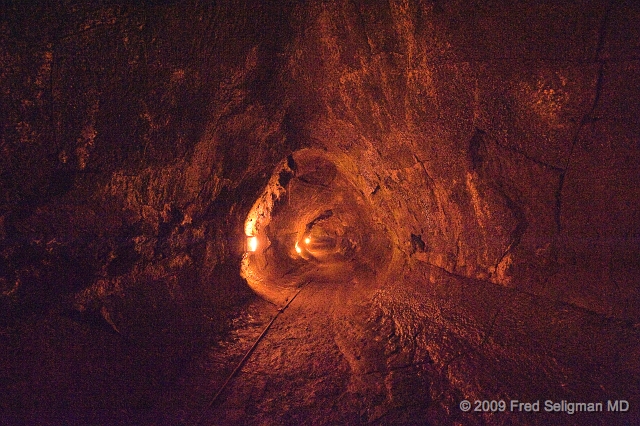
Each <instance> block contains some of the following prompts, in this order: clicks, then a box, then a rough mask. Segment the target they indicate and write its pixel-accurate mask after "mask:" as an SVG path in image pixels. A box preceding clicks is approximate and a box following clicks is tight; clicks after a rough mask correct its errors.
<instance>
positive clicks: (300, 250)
mask: <svg viewBox="0 0 640 426" xmlns="http://www.w3.org/2000/svg"><path fill="white" fill-rule="evenodd" d="M296 253H298V254H300V253H302V249H301V248H300V246H299V245H298V242H297V241H296Z"/></svg>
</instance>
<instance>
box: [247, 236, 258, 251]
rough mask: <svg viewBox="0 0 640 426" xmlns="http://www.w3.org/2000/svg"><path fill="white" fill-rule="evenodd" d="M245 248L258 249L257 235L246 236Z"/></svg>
mask: <svg viewBox="0 0 640 426" xmlns="http://www.w3.org/2000/svg"><path fill="white" fill-rule="evenodd" d="M247 249H248V250H249V251H256V250H257V249H258V238H257V237H247Z"/></svg>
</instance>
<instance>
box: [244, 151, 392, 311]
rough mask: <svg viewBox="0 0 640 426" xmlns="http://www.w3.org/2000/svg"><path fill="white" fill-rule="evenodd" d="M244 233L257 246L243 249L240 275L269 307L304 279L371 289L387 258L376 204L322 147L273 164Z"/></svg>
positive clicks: (388, 242) (388, 251)
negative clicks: (361, 284) (357, 284)
mask: <svg viewBox="0 0 640 426" xmlns="http://www.w3.org/2000/svg"><path fill="white" fill-rule="evenodd" d="M283 176H288V177H287V178H286V179H283ZM245 233H246V235H247V238H249V239H251V240H252V241H254V242H255V243H254V244H255V245H256V249H255V250H247V251H246V252H245V254H244V256H243V259H242V266H241V274H242V277H243V278H244V279H245V280H246V281H247V283H248V285H249V287H251V288H252V289H253V290H254V291H255V292H256V293H257V294H258V295H260V296H262V297H264V298H265V299H267V300H269V301H271V302H274V303H282V302H283V301H286V300H287V299H288V298H290V297H291V295H292V294H293V292H295V290H296V288H298V287H299V285H300V283H302V282H305V281H309V280H315V281H322V282H350V281H353V280H359V281H362V282H368V283H369V285H371V286H375V285H376V284H375V283H378V282H379V281H380V279H381V277H383V276H385V273H386V271H387V268H388V267H389V264H390V261H391V258H392V251H393V250H392V245H391V240H390V238H389V236H388V235H387V232H386V230H385V229H383V228H382V227H381V226H380V224H379V223H377V222H376V214H375V208H374V206H372V205H371V204H370V203H369V202H368V201H367V200H366V199H365V198H364V197H363V195H362V194H361V192H360V191H359V190H358V189H357V188H356V186H355V184H354V179H353V176H349V174H348V173H347V172H345V170H344V168H342V167H341V166H340V162H339V160H338V159H337V157H333V156H331V155H330V154H329V153H327V152H326V151H323V150H319V149H311V148H305V149H302V150H298V151H296V152H294V153H293V154H291V155H290V156H288V157H287V158H285V159H284V160H282V161H281V162H280V163H279V164H278V166H277V167H276V169H275V170H274V172H273V174H272V176H271V178H270V179H269V182H268V184H267V186H266V187H265V189H264V191H263V192H262V194H261V195H260V197H259V198H258V200H257V201H256V202H255V203H254V205H253V207H252V208H251V211H250V212H249V214H248V216H247V219H246V221H245Z"/></svg>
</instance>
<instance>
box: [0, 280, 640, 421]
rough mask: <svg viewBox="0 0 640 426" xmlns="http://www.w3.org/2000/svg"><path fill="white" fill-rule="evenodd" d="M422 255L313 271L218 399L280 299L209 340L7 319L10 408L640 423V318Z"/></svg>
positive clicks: (239, 316)
mask: <svg viewBox="0 0 640 426" xmlns="http://www.w3.org/2000/svg"><path fill="white" fill-rule="evenodd" d="M409 269H411V268H409ZM409 269H408V270H407V271H406V274H407V277H409V276H411V277H416V276H418V277H422V278H421V280H415V278H414V279H413V280H411V279H409V278H407V277H398V282H397V284H393V283H390V284H388V285H387V287H385V288H378V289H375V291H369V290H368V291H363V290H362V288H361V287H360V286H361V284H362V283H358V282H357V280H351V281H348V282H345V281H341V280H338V281H314V282H311V283H309V284H307V285H306V286H304V287H303V288H302V290H301V292H300V294H299V295H298V297H296V299H295V300H293V302H292V303H291V304H290V306H289V307H288V308H287V309H286V310H284V311H283V312H282V313H281V314H280V315H279V316H278V318H277V319H276V320H275V322H274V323H273V325H272V327H271V329H270V330H269V332H268V333H267V334H266V335H265V336H264V338H263V339H262V340H261V341H260V343H259V344H258V346H257V347H256V349H255V351H254V352H253V354H252V355H251V357H250V358H249V359H248V361H247V362H246V363H245V365H244V366H243V368H242V369H241V371H240V372H239V373H238V374H237V375H236V376H235V377H234V378H233V379H232V380H231V381H230V383H229V385H228V386H227V387H226V388H225V390H224V391H223V393H222V394H221V395H220V397H219V398H218V399H217V400H216V401H215V402H214V403H213V404H211V405H210V402H211V400H212V398H213V396H214V395H215V394H216V392H217V391H218V390H219V389H220V387H221V385H222V383H224V381H225V380H226V378H227V377H228V375H229V374H230V373H231V371H232V370H233V369H234V368H235V366H236V365H237V363H238V362H239V361H240V359H241V358H242V357H243V356H244V354H245V353H246V351H247V350H248V349H249V348H250V347H251V345H252V344H253V343H254V342H255V340H256V339H257V338H258V336H259V335H260V333H261V332H262V330H263V329H264V327H265V326H266V325H267V324H268V322H269V321H270V320H271V319H272V318H273V316H274V315H276V313H277V312H278V311H277V308H276V306H274V305H273V304H270V303H268V302H265V301H263V300H261V299H259V298H251V299H250V300H248V301H247V302H246V305H244V306H241V307H239V308H238V310H237V311H236V312H230V313H229V315H230V318H233V319H232V321H231V327H230V329H229V330H228V332H227V333H222V334H219V335H218V336H217V337H216V338H215V339H211V338H209V339H204V340H203V341H202V342H199V343H197V344H196V343H194V342H193V341H186V340H185V341H177V342H175V344H172V345H166V344H165V345H154V344H152V343H148V342H147V343H146V344H145V345H141V344H136V343H135V342H131V341H128V340H126V339H123V338H122V336H120V335H118V334H117V333H115V332H114V331H113V330H110V329H109V327H105V326H104V325H102V326H100V325H96V324H90V323H87V322H86V321H77V320H75V319H73V318H69V317H68V316H66V315H61V314H60V313H59V312H50V313H49V314H48V315H46V316H44V317H41V318H33V319H31V320H30V321H26V322H25V323H24V324H22V325H21V326H20V327H19V328H16V329H12V330H3V333H2V334H1V335H0V338H1V339H2V340H3V342H2V343H3V344H4V346H5V347H6V348H8V350H6V351H3V352H2V355H0V357H1V358H0V360H1V362H2V365H3V368H2V371H3V377H2V382H0V383H1V384H2V386H3V387H4V388H5V392H3V393H4V394H5V395H10V396H9V398H8V399H4V400H3V402H2V403H1V404H2V405H1V406H0V407H1V408H2V410H3V411H4V412H6V413H10V415H9V416H4V417H3V420H2V422H0V424H45V425H46V424H52V425H53V424H60V423H61V422H62V423H67V424H196V422H197V421H198V420H200V423H199V424H203V425H205V424H207V425H208V424H216V425H218V424H220V425H227V424H229V425H230V424H262V425H275V424H464V425H467V424H470V425H473V424H478V425H482V424H490V425H493V424H587V423H588V424H637V423H635V422H636V421H637V420H638V418H639V417H638V416H639V413H638V410H637V404H638V401H640V398H639V396H640V392H639V391H638V381H637V371H639V370H640V368H639V366H638V363H639V362H640V361H638V356H637V354H638V353H639V352H638V348H639V344H638V342H639V341H640V340H639V338H638V336H639V334H640V330H639V328H638V325H637V324H635V325H634V324H626V323H621V322H618V321H614V320H610V319H607V318H604V317H602V316H599V315H595V314H593V313H591V312H588V311H585V310H581V309H578V308H574V307H572V306H570V305H566V304H558V303H556V302H551V301H546V300H544V299H540V298H536V297H533V296H530V295H527V294H523V293H521V292H515V291H513V290H510V289H505V288H501V287H499V286H487V285H481V284H480V283H478V282H477V281H474V280H470V279H466V278H460V277H457V276H455V275H451V274H448V273H445V272H443V271H440V270H433V269H429V268H422V269H420V267H414V268H413V269H411V270H409ZM400 283H401V284H402V286H400V285H399V284H400ZM427 283H428V285H426V286H425V284H427ZM483 284H486V283H483ZM203 342H204V343H203ZM464 398H467V399H471V400H474V399H497V400H499V399H502V400H507V401H508V400H510V399H518V400H520V401H524V402H529V401H530V402H535V401H536V400H541V401H542V403H544V401H545V400H547V399H550V400H554V401H561V400H567V401H575V402H580V401H586V402H589V401H604V402H605V406H606V401H607V400H608V399H625V400H628V401H629V402H630V404H632V410H631V411H630V412H629V413H617V414H609V413H597V414H593V413H581V414H580V413H576V414H573V415H568V414H565V413H512V412H503V413H462V412H461V411H460V410H459V409H458V403H459V401H461V400H462V399H464ZM634 404H635V405H634ZM634 406H635V407H636V409H635V410H634V409H633V407H634ZM585 422H587V423H585Z"/></svg>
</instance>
